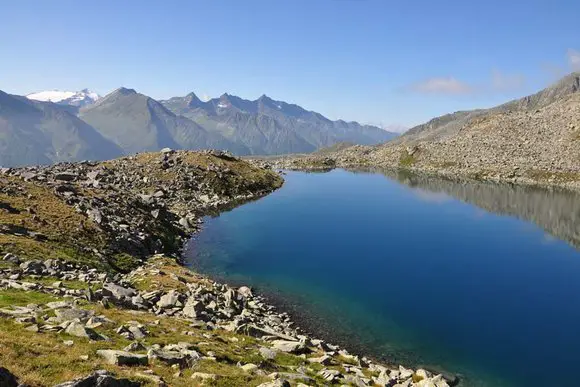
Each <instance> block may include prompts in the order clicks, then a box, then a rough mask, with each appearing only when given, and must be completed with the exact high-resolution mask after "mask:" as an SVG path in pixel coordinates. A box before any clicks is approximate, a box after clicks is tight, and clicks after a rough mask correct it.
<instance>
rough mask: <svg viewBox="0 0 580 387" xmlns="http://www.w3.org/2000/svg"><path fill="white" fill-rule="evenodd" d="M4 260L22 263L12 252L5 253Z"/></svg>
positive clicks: (17, 263)
mask: <svg viewBox="0 0 580 387" xmlns="http://www.w3.org/2000/svg"><path fill="white" fill-rule="evenodd" d="M2 260H3V261H6V262H10V263H13V264H15V265H19V264H20V259H19V258H18V257H17V256H16V255H14V254H10V253H8V254H6V255H4V258H2Z"/></svg>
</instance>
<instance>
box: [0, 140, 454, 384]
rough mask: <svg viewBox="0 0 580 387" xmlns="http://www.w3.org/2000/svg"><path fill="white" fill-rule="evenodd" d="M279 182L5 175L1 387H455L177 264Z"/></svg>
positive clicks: (248, 177)
mask: <svg viewBox="0 0 580 387" xmlns="http://www.w3.org/2000/svg"><path fill="white" fill-rule="evenodd" d="M281 184H282V179H281V178H280V176H279V175H278V174H277V173H274V172H273V171H271V170H268V169H262V168H259V167H256V166H253V165H251V164H249V163H247V162H244V161H241V160H239V159H237V158H235V157H232V156H231V155H229V154H226V153H223V152H218V151H206V152H186V151H171V150H166V151H163V152H157V153H147V154H140V155H137V156H132V157H125V158H121V159H117V160H112V161H107V162H102V163H93V162H83V163H64V164H57V165H54V166H48V167H28V168H18V169H8V168H6V169H2V170H1V171H0V253H1V254H0V258H2V259H1V260H0V364H1V365H2V366H1V367H0V385H2V386H6V387H12V386H18V385H19V383H25V384H26V385H29V386H33V387H36V386H54V385H56V386H60V387H65V386H67V387H73V386H74V387H81V386H95V385H103V386H104V385H107V386H123V387H125V386H126V387H129V386H130V387H135V386H177V387H179V386H201V385H213V386H242V385H243V386H262V387H272V386H298V385H311V386H317V385H329V384H337V383H340V384H343V385H344V384H346V385H356V386H360V385H371V384H376V385H395V384H397V383H399V384H401V385H406V386H417V387H427V386H436V387H445V386H448V385H449V384H455V383H456V382H457V380H456V378H454V377H452V376H449V375H445V377H444V376H443V375H437V374H435V373H433V372H431V371H428V370H425V369H417V370H411V369H408V368H406V367H402V366H393V365H384V364H379V363H376V362H373V361H371V360H369V359H366V358H364V357H360V356H355V355H352V354H350V353H349V352H347V351H346V350H344V349H342V348H339V347H338V346H335V345H332V344H330V343H326V342H325V341H323V340H320V339H315V338H312V337H310V336H308V335H307V334H306V333H304V332H302V331H301V330H300V329H299V328H297V327H296V326H295V325H294V324H293V322H292V321H291V319H290V317H289V316H288V315H287V314H285V313H280V312H278V311H276V309H275V308H274V307H272V306H270V305H268V304H267V303H266V302H265V300H264V299H263V298H262V297H260V296H258V295H256V294H254V292H253V291H252V290H251V289H249V288H248V287H245V286H242V287H239V288H233V287H230V286H227V285H224V284H220V283H216V282H214V281H211V280H209V279H207V278H204V277H203V276H200V275H198V274H196V273H194V272H191V271H189V270H188V269H186V268H184V267H182V266H180V265H179V263H178V261H179V260H178V259H176V257H177V256H178V254H179V251H180V248H181V246H182V243H183V241H184V240H185V239H186V238H188V236H189V235H190V234H191V233H193V232H195V231H196V230H197V229H198V227H199V223H200V222H201V219H202V217H203V216H204V215H206V214H208V213H210V212H212V211H217V210H218V209H219V208H221V207H223V206H230V205H234V204H235V203H236V202H238V201H243V200H251V199H253V198H256V197H258V196H260V195H263V194H266V193H268V192H270V191H271V190H274V189H276V188H277V187H279V186H280V185H281ZM162 254H164V255H162ZM95 370H99V371H95ZM99 383H100V384H99Z"/></svg>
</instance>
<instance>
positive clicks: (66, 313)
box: [54, 308, 94, 321]
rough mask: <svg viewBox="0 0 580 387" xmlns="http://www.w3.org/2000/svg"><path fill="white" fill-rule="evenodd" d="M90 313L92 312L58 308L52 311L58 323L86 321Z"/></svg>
mask: <svg viewBox="0 0 580 387" xmlns="http://www.w3.org/2000/svg"><path fill="white" fill-rule="evenodd" d="M92 313H94V312H92V311H90V312H89V311H87V310H84V309H75V308H60V309H55V310H54V314H55V315H56V318H57V319H58V320H59V321H72V320H79V321H87V320H88V319H89V317H90V316H91V315H92Z"/></svg>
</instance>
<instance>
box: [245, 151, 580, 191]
mask: <svg viewBox="0 0 580 387" xmlns="http://www.w3.org/2000/svg"><path fill="white" fill-rule="evenodd" d="M353 148H358V147H357V146H355V147H353ZM343 152H345V151H343ZM351 152H353V153H355V152H356V150H351ZM250 160H251V161H252V162H255V163H256V164H258V165H261V166H263V167H267V168H272V169H276V170H290V171H292V170H293V171H305V172H326V171H330V170H332V169H335V168H342V169H347V170H360V169H364V170H379V171H380V170H390V171H393V172H396V171H408V172H412V173H415V174H419V175H426V176H432V177H440V178H445V179H449V180H453V181H466V180H467V181H474V182H491V183H504V184H514V185H522V186H530V187H543V188H549V189H565V190H569V191H574V192H578V191H580V174H576V173H563V172H559V171H536V173H532V172H531V171H527V172H526V173H524V171H523V170H521V171H520V170H519V168H517V167H515V168H512V169H511V170H495V171H494V170H493V169H489V170H484V169H482V168H479V167H475V166H473V167H469V168H465V167H462V168H460V167H457V166H452V165H432V164H425V165H402V164H401V163H400V162H399V161H398V160H397V161H393V162H389V161H383V162H378V163H377V162H374V161H373V160H369V159H366V158H364V157H358V156H353V155H350V156H348V157H345V156H344V154H343V153H336V154H334V153H330V154H325V155H324V156H316V155H292V156H281V157H276V158H268V159H250Z"/></svg>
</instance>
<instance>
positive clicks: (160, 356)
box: [147, 349, 201, 368]
mask: <svg viewBox="0 0 580 387" xmlns="http://www.w3.org/2000/svg"><path fill="white" fill-rule="evenodd" d="M147 356H148V358H149V360H158V361H161V362H163V363H165V364H168V365H173V364H178V365H179V366H180V367H182V368H185V367H191V366H192V365H193V364H195V362H196V361H197V360H199V359H201V356H200V355H199V354H198V353H197V352H196V351H192V350H181V351H177V350H164V349H150V350H149V351H147Z"/></svg>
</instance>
